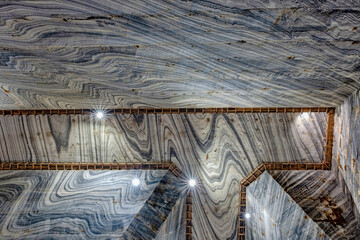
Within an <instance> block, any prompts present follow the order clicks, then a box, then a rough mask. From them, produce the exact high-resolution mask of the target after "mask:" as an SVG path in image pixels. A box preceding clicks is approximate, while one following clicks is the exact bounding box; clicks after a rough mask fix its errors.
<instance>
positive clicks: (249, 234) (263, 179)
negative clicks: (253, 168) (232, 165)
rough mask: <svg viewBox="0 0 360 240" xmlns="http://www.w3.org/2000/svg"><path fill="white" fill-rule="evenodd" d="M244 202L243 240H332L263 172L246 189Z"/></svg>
mask: <svg viewBox="0 0 360 240" xmlns="http://www.w3.org/2000/svg"><path fill="white" fill-rule="evenodd" d="M285 190H286V189H285ZM246 202H247V204H246V212H247V213H248V214H249V215H250V217H249V218H248V219H247V221H246V232H245V233H246V239H264V240H265V239H266V240H273V239H278V240H287V239H298V240H306V239H318V240H328V239H331V238H329V237H328V236H327V235H326V234H325V232H324V231H323V230H322V229H321V228H320V227H319V226H318V225H317V224H316V223H315V222H314V221H313V220H312V219H311V218H310V217H309V216H308V215H307V214H306V213H305V212H304V210H303V209H302V208H301V207H300V206H299V205H298V204H297V203H296V202H294V200H293V198H292V197H291V196H289V194H287V193H286V192H285V191H284V189H283V188H282V186H280V185H279V183H277V182H276V181H275V179H273V178H272V176H271V175H270V174H269V173H268V172H266V171H265V172H264V173H263V174H262V175H261V176H260V178H259V179H258V180H256V181H255V182H253V183H251V185H250V186H249V187H248V188H247V190H246Z"/></svg>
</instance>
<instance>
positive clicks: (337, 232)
mask: <svg viewBox="0 0 360 240" xmlns="http://www.w3.org/2000/svg"><path fill="white" fill-rule="evenodd" d="M270 173H271V175H272V176H273V177H274V179H275V180H276V181H277V182H278V183H279V184H280V185H281V187H282V188H283V189H284V190H285V191H286V192H287V193H288V194H289V196H290V197H291V198H292V199H293V200H294V201H295V202H296V203H297V204H298V205H299V206H300V207H301V208H302V209H303V210H304V212H305V213H306V214H307V215H308V216H309V217H310V218H311V219H312V220H313V221H314V222H316V223H317V224H318V225H319V227H320V228H321V229H322V230H323V231H324V232H325V233H326V235H327V236H329V237H330V238H331V239H348V240H352V239H357V238H358V237H359V236H360V214H359V212H358V211H357V208H356V206H355V203H354V201H353V198H352V197H351V194H350V191H349V189H348V188H347V186H346V184H345V181H344V179H343V177H342V176H341V174H339V175H335V174H334V173H333V172H332V171H271V172H270ZM272 203H273V204H274V206H275V207H277V203H276V202H272Z"/></svg>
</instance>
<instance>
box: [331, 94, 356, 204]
mask: <svg viewBox="0 0 360 240" xmlns="http://www.w3.org/2000/svg"><path fill="white" fill-rule="evenodd" d="M334 135H335V142H334V150H333V159H334V166H337V167H338V170H339V171H340V172H341V173H342V175H343V176H344V178H345V182H346V184H347V185H348V187H349V190H350V192H351V194H352V197H353V198H354V201H355V203H356V205H357V209H358V211H360V90H358V91H357V92H355V93H354V94H352V95H351V96H350V97H349V98H347V99H346V100H345V101H344V103H343V104H342V105H341V106H340V108H338V111H337V114H336V118H335V131H334Z"/></svg>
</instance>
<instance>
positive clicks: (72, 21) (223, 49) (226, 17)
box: [0, 0, 360, 109]
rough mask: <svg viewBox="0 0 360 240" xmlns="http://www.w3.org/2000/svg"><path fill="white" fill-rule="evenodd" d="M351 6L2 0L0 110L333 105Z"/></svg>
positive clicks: (350, 70) (358, 20)
mask: <svg viewBox="0 0 360 240" xmlns="http://www.w3.org/2000/svg"><path fill="white" fill-rule="evenodd" d="M359 11H360V3H359V2H358V1H357V0H338V1H297V2H294V1H290V0H286V1H280V0H270V1H262V0H255V1H254V0H251V1H250V0H247V1H240V2H239V1H235V0H230V1H220V0H210V1H198V0H196V1H195V0H193V1H180V0H176V1H167V0H150V1H141V0H131V1H124V0H109V1H106V2H103V1H94V0H89V1H86V2H83V1H66V0H60V1H56V2H54V1H50V0H44V1H41V2H38V1H3V2H1V3H0V46H1V48H0V108H6V109H24V108H25V109H26V108H66V109H71V108H89V107H90V106H94V105H102V106H106V107H107V108H116V107H117V108H119V107H135V108H136V107H165V108H166V107H229V106H233V107H264V106H266V107H268V106H290V107H293V106H300V107H303V106H324V105H326V106H336V105H338V104H340V103H341V102H342V101H343V100H344V98H345V97H346V96H347V95H349V94H350V93H352V92H353V91H355V90H356V89H358V88H359V87H360V81H359V76H360V74H359V61H360V44H359V38H360V28H359V24H360V12H359Z"/></svg>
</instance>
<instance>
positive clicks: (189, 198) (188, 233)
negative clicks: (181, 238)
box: [185, 189, 192, 240]
mask: <svg viewBox="0 0 360 240" xmlns="http://www.w3.org/2000/svg"><path fill="white" fill-rule="evenodd" d="M185 214H186V240H192V192H191V189H189V191H188V193H187V196H186V213H185Z"/></svg>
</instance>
